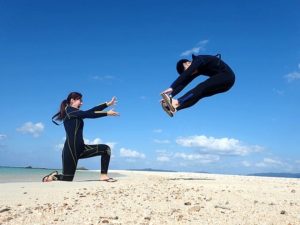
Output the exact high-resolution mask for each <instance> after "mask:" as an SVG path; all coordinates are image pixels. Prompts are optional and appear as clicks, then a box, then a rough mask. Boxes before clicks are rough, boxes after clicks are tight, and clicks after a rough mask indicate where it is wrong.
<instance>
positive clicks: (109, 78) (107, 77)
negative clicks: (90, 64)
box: [92, 75, 116, 81]
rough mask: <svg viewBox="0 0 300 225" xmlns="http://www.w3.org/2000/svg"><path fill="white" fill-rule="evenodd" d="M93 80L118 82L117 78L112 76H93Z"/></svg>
mask: <svg viewBox="0 0 300 225" xmlns="http://www.w3.org/2000/svg"><path fill="white" fill-rule="evenodd" d="M92 79H94V80H100V81H105V80H116V77H114V76H111V75H104V76H93V77H92Z"/></svg>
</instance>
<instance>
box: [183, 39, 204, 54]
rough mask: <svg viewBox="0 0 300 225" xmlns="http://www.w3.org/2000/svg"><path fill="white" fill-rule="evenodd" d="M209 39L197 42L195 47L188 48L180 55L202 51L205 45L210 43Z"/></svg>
mask: <svg viewBox="0 0 300 225" xmlns="http://www.w3.org/2000/svg"><path fill="white" fill-rule="evenodd" d="M208 42H209V40H202V41H199V42H198V43H197V45H196V46H195V47H193V48H192V49H189V50H186V51H184V52H183V53H181V55H180V56H189V55H192V54H198V53H199V52H200V51H201V52H202V51H205V47H206V45H207V44H208Z"/></svg>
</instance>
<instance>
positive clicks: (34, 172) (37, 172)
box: [0, 167, 124, 183]
mask: <svg viewBox="0 0 300 225" xmlns="http://www.w3.org/2000/svg"><path fill="white" fill-rule="evenodd" d="M52 171H57V172H58V173H61V172H62V171H61V170H59V169H44V168H24V167H0V183H16V182H41V181H42V179H43V177H44V176H46V175H48V174H49V173H51V172H52ZM99 175H100V171H97V170H77V171H76V174H75V177H74V181H93V180H94V181H97V180H99ZM109 176H110V177H114V178H116V177H121V176H124V175H121V174H119V173H116V172H111V173H109Z"/></svg>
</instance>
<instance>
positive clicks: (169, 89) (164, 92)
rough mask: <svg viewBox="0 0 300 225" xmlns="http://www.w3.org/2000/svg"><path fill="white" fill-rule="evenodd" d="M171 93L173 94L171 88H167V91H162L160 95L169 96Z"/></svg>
mask: <svg viewBox="0 0 300 225" xmlns="http://www.w3.org/2000/svg"><path fill="white" fill-rule="evenodd" d="M172 92H173V88H168V89H166V90H164V91H163V92H162V93H161V94H167V95H169V94H171V93H172Z"/></svg>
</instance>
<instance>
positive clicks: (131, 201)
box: [0, 171, 300, 225]
mask: <svg viewBox="0 0 300 225" xmlns="http://www.w3.org/2000/svg"><path fill="white" fill-rule="evenodd" d="M117 172H118V173H120V174H122V175H126V176H123V177H120V178H119V179H118V182H115V183H107V182H99V181H89V180H83V181H76V182H50V183H40V182H31V183H2V184H0V189H1V192H0V195H1V197H0V224H1V225H2V224H3V225H4V224H14V225H16V224H18V225H22V224H30V225H34V224H47V225H48V224H70V225H75V224H88V225H89V224H114V225H116V224H126V225H130V224H143V225H146V224H149V225H150V224H155V225H156V224H157V225H164V224H170V225H171V224H172V225H174V224H184V225H185V224H197V225H198V224H199V225H205V224H220V225H224V224H228V225H237V224H241V225H242V224H245V225H254V224H257V225H264V224H268V225H269V224H270V225H271V224H276V225H299V224H300V180H299V179H290V178H268V177H251V176H233V175H214V174H197V173H169V172H168V173H165V172H139V171H117Z"/></svg>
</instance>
